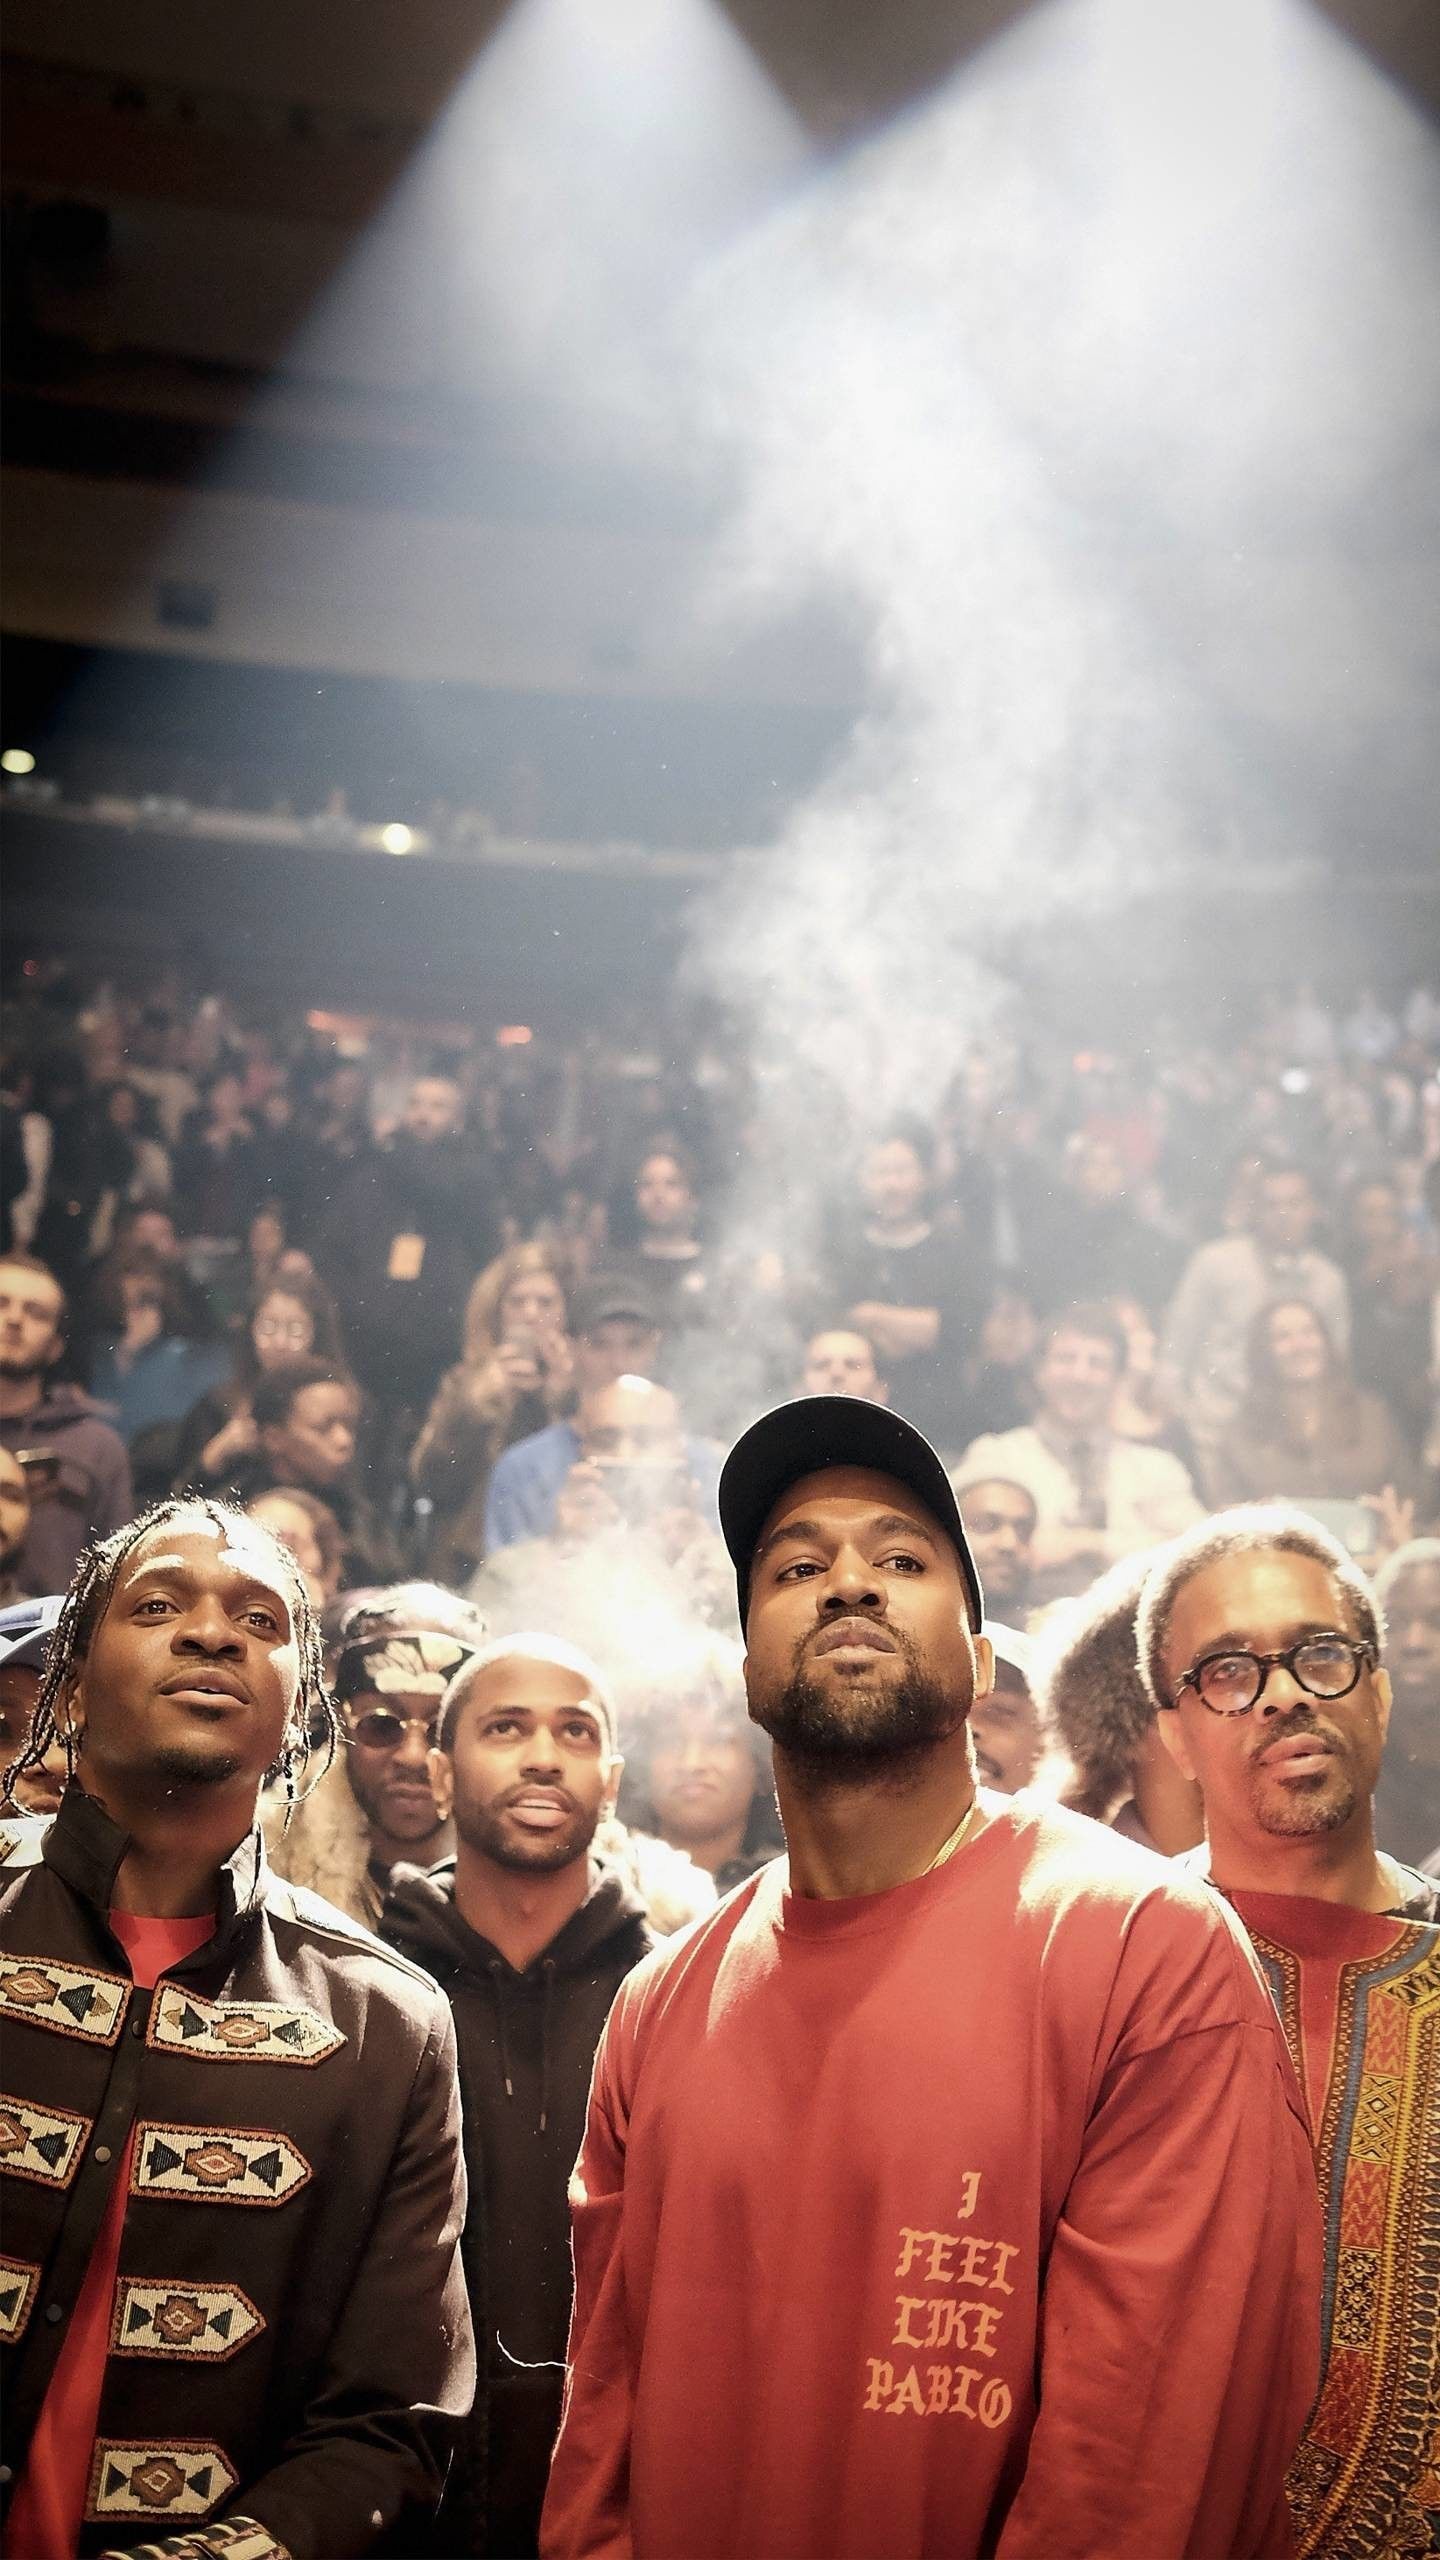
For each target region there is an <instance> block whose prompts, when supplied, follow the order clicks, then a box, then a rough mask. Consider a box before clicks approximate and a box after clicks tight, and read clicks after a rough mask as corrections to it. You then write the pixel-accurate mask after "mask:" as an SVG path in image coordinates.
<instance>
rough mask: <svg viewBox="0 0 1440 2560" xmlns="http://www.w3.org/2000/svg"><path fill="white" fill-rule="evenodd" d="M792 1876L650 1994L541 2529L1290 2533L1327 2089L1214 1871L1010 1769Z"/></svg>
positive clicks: (661, 1972) (922, 2547) (623, 2536)
mask: <svg viewBox="0 0 1440 2560" xmlns="http://www.w3.org/2000/svg"><path fill="white" fill-rule="evenodd" d="M987 1808H988V1809H989V1810H990V1813H991V1820H990V1823H989V1826H988V1828H987V1829H986V1830H985V1831H984V1832H983V1833H982V1834H981V1835H980V1836H979V1837H978V1838H977V1839H976V1840H975V1841H974V1843H973V1844H972V1845H971V1846H970V1847H969V1848H968V1849H966V1850H963V1851H962V1852H961V1853H960V1854H959V1856H957V1857H956V1858H954V1859H953V1860H951V1861H950V1863H949V1864H948V1865H946V1866H944V1867H942V1868H941V1869H939V1870H938V1871H937V1872H936V1873H935V1874H933V1875H928V1876H922V1877H920V1878H919V1879H917V1880H916V1881H915V1882H913V1883H911V1884H905V1885H900V1886H897V1887H896V1888H894V1889H893V1890H892V1891H890V1892H887V1893H881V1894H872V1895H865V1896H861V1897H856V1898H854V1899H851V1900H844V1901H807V1900H801V1899H799V1898H797V1897H793V1896H791V1895H790V1894H788V1893H787V1891H786V1889H785V1884H786V1877H785V1869H784V1867H783V1865H777V1866H775V1867H771V1868H768V1869H766V1870H764V1871H763V1872H762V1873H761V1874H760V1875H759V1876H757V1877H756V1878H755V1879H754V1880H753V1881H752V1882H751V1883H749V1884H747V1885H745V1886H743V1887H741V1889H740V1890H739V1891H738V1892H737V1893H736V1894H734V1895H732V1896H731V1897H730V1898H729V1899H728V1900H727V1901H726V1902H725V1903H723V1904H722V1905H721V1906H720V1908H719V1910H718V1911H717V1912H716V1913H715V1915H714V1917H713V1918H711V1919H706V1920H704V1921H702V1922H701V1923H699V1924H698V1925H697V1927H696V1928H695V1929H693V1930H692V1931H690V1932H689V1933H688V1934H687V1935H686V1936H685V1937H684V1938H683V1939H681V1940H680V1941H678V1942H676V1943H674V1944H673V1945H670V1946H667V1947H666V1948H664V1949H662V1950H661V1951H660V1952H659V1953H658V1954H657V1956H655V1957H654V1958H652V1959H650V1960H649V1961H647V1962H646V1963H645V1964H644V1965H642V1966H641V1967H640V1968H639V1969H638V1971H637V1972H636V1973H634V1974H632V1975H631V1977H630V1979H629V1981H628V1982H626V1983H625V1984H624V1986H623V1987H622V1989H621V1991H620V1994H619V1997H618V1999H617V2001H616V2005H615V2008H614V2011H613V2012H612V2015H611V2019H610V2023H609V2026H608V2027H607V2030H606V2033H605V2037H604V2040H603V2042H602V2044H601V2048H600V2052H599V2054H598V2056H597V2060H596V2067H595V2078H594V2084H593V2088H592V2093H591V2103H590V2113H589V2121H588V2126H587V2131H586V2136H585V2142H584V2146H583V2149H582V2152H581V2156H580V2160H579V2163H578V2166H577V2169H576V2172H575V2177H574V2181H573V2184H572V2190H571V2201H572V2207H573V2213H574V2226H575V2254H576V2278H577V2284H576V2302H575V2315H574V2324H573V2328H572V2333H571V2346H570V2354H571V2372H570V2379H569V2383H568V2386H567V2397H566V2409H565V2418H564V2423H563V2426H562V2429H561V2435H560V2440H559V2444H558V2446H557V2449H556V2455H555V2461H554V2467H553V2470H552V2473H551V2482H550V2493H549V2498H548V2501H547V2504H546V2510H545V2524H544V2532H543V2537H542V2550H543V2551H544V2553H545V2555H546V2560H582V2555H583V2560H598V2555H602V2554H603V2555H604V2556H605V2560H678V2556H679V2555H681V2554H683V2555H684V2560H737V2555H738V2554H741V2553H743V2554H744V2555H745V2560H882V2555H883V2560H991V2556H992V2555H994V2560H1279V2555H1281V2554H1284V2553H1287V2552H1288V2551H1289V2550H1290V2548H1291V2543H1290V2533H1289V2525H1288V2521H1287V2517H1286V2510H1285V2503H1284V2497H1283V2481H1284V2474H1285V2468H1286V2464H1287V2461H1288V2459H1289V2457H1290V2455H1291V2453H1292V2452H1293V2450H1294V2447H1295V2444H1296V2442H1297V2440H1298V2438H1299V2435H1300V2432H1301V2428H1302V2426H1303V2424H1304V2421H1305V2416H1306V2413H1307V2410H1308V2408H1309V2405H1310V2402H1311V2399H1312V2397H1313V2394H1314V2389H1315V2382H1316V2375H1317V2369H1318V2346H1319V2288H1320V2257H1321V2235H1320V2218H1319V2208H1318V2201H1317V2195H1316V2185H1315V2175H1314V2169H1313V2165H1312V2161H1311V2154H1310V2146H1309V2142H1308V2139H1307V2136H1306V2130H1305V2125H1304V2121H1303V2117H1302V2114H1301V2109H1300V2103H1299V2096H1298V2091H1297V2089H1296V2085H1295V2080H1294V2076H1293V2073H1292V2070H1291V2067H1290V2062H1289V2058H1288V2055H1287V2053H1286V2050H1285V2046H1284V2041H1283V2037H1282V2035H1281V2033H1280V2030H1279V2026H1278V2023H1277V2020H1276V2016H1275V2011H1274V2007H1273V2004H1272V2002H1271V2000H1270V1998H1269V1996H1268V1994H1267V1992H1266V1990H1265V1988H1264V1984H1263V1982H1262V1980H1261V1978H1260V1975H1259V1972H1258V1969H1257V1967H1256V1964H1255V1961H1254V1959H1253V1957H1252V1955H1251V1953H1250V1950H1249V1948H1248V1946H1247V1945H1246V1943H1245V1940H1244V1937H1243V1935H1242V1933H1241V1931H1240V1929H1239V1928H1238V1927H1237V1926H1236V1924H1235V1922H1234V1921H1233V1919H1232V1918H1231V1916H1230V1914H1229V1913H1228V1912H1227V1911H1225V1910H1224V1909H1223V1907H1222V1906H1221V1905H1220V1904H1219V1903H1218V1901H1217V1899H1216V1898H1215V1897H1214V1896H1213V1895H1208V1894H1206V1893H1205V1892H1204V1891H1203V1889H1197V1888H1196V1887H1194V1886H1192V1885H1191V1884H1189V1883H1188V1882H1180V1881H1177V1880H1176V1878H1175V1877H1174V1874H1173V1871H1172V1870H1170V1869H1168V1868H1166V1867H1164V1866H1162V1865H1161V1863H1160V1862H1159V1861H1158V1860H1156V1859H1154V1858H1152V1857H1151V1856H1150V1855H1149V1854H1148V1852H1146V1851H1144V1850H1141V1849H1137V1848H1134V1847H1132V1846H1131V1845H1130V1844H1129V1843H1128V1842H1125V1841H1121V1840H1118V1839H1116V1838H1115V1837H1114V1836H1113V1835H1112V1834H1110V1833H1108V1832H1105V1831H1103V1830H1101V1829H1099V1828H1098V1827H1097V1826H1095V1825H1093V1824H1090V1823H1087V1822H1084V1821H1082V1820H1081V1819H1080V1818H1079V1817H1078V1816H1072V1815H1066V1814H1060V1813H1052V1812H1050V1811H1047V1810H1041V1809H1037V1808H1033V1807H1030V1806H1028V1805H1027V1804H1026V1802H1025V1800H1024V1799H1020V1800H1018V1801H1015V1802H1011V1801H1008V1800H1004V1799H996V1798H991V1799H987Z"/></svg>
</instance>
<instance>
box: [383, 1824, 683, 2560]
mask: <svg viewBox="0 0 1440 2560" xmlns="http://www.w3.org/2000/svg"><path fill="white" fill-rule="evenodd" d="M380 1933H381V1936H382V1937H384V1938H385V1939H387V1940H388V1941H389V1943H390V1945H391V1946H394V1947H398V1948H399V1949H400V1950H401V1951H402V1953H404V1954H405V1955H407V1956H409V1957H410V1958H411V1960H412V1962H414V1963H415V1964H419V1965H423V1966H424V1968H425V1971H426V1972H427V1973H429V1974H433V1976H434V1978H435V1980H436V1981H437V1982H438V1983H439V1985H440V1987H441V1989H442V1990H443V1991H444V1992H445V1994H446V1997H447V1998H448V2000H449V2002H450V2005H451V2008H452V2009H453V2011H454V2013H455V2032H456V2037H457V2041H458V2044H459V2053H460V2092H461V2098H462V2101H463V2105H464V2119H465V2165H466V2169H467V2172H468V2175H469V2180H470V2208H469V2213H468V2216H467V2219H466V2225H465V2237H464V2244H463V2246H464V2259H465V2272H466V2278H467V2281H468V2284H469V2288H470V2304H471V2310H472V2313H473V2316H474V2321H475V2341H476V2349H477V2353H478V2356H479V2362H480V2381H479V2385H478V2388H477V2391H476V2397H475V2412H474V2416H473V2417H472V2419H471V2420H470V2423H469V2426H468V2428H467V2430H466V2435H465V2439H464V2442H463V2443H462V2446H461V2449H460V2451H459V2452H458V2454H457V2456H456V2460H455V2467H454V2469H453V2471H452V2472H451V2475H450V2483H449V2486H448V2488H447V2489H446V2493H445V2500H444V2504H443V2506H442V2507H441V2510H440V2517H439V2522H438V2527H437V2538H436V2540H435V2541H434V2543H433V2544H432V2545H431V2550H432V2551H433V2552H434V2553H435V2554H437V2555H438V2554H442V2553H443V2554H445V2555H446V2560H449V2555H452V2554H454V2555H459V2554H465V2555H470V2554H472V2553H479V2552H483V2553H485V2554H486V2555H487V2560H528V2555H530V2554H533V2553H534V2551H535V2549H536V2547H537V2538H538V2532H539V2522H540V2506H541V2501H542V2499H543V2497H544V2494H545V2476H546V2472H547V2470H548V2468H549V2461H550V2450H551V2446H552V2445H553V2443H554V2440H555V2434H556V2430H557V2428H558V2426H559V2420H560V2395H561V2387H562V2384H563V2381H564V2359H565V2340H566V2332H567V2330H568V2327H569V2321H570V2292H571V2262H570V2217H569V2210H568V2207H567V2204H566V2193H565V2191H566V2187H567V2184H568V2181H569V2177H570V2171H571V2169H572V2168H573V2167H574V2164H575V2159H576V2155H577V2153H578V2152H579V2149H580V2138H581V2135H582V2133H583V2132H584V2129H585V2104H586V2099H587V2097H588V2095H589V2090H590V2070H591V2065H592V2063H593V2062H594V2059H595V2048H596V2046H597V2044H598V2043H599V2041H600V2030H601V2028H602V2027H603V2026H604V2024H605V2020H606V2017H607V2016H608V2014H609V2010H610V2004H611V2002H612V2000H613V1999H614V1997H615V1994H616V1992H617V1990H618V1989H619V1987H620V1984H621V1983H622V1982H623V1981H624V1978H625V1976H626V1974H627V1973H629V1972H630V1970H631V1968H632V1966H634V1965H637V1964H638V1963H639V1961H640V1958H641V1957H642V1956H643V1955H645V1954H647V1953H648V1951H649V1949H650V1948H651V1947H652V1946H653V1945H654V1944H655V1943H656V1942H655V1939H654V1938H653V1936H652V1934H651V1931H650V1929H649V1927H648V1925H647V1922H646V1917H645V1906H644V1904H643V1903H642V1902H641V1900H640V1898H639V1896H638V1894H637V1893H636V1892H635V1890H634V1888H633V1886H632V1885H631V1884H630V1882H629V1880H628V1878H627V1877H625V1876H623V1875H621V1874H619V1873H618V1872H617V1870H616V1869H614V1868H613V1867H608V1866H601V1865H598V1864H597V1865H595V1866H594V1867H593V1868H592V1871H591V1884H590V1890H589V1892H588V1893H587V1895H586V1897H585V1900H584V1902H583V1903H582V1904H581V1906H580V1908H579V1910H578V1911H576V1912H575V1913H573V1914H572V1916H571V1918H570V1919H569V1920H567V1921H566V1923H565V1926H564V1928H563V1929H562V1930H561V1931H560V1932H559V1934H558V1936H556V1937H554V1938H552V1939H551V1941H550V1944H549V1946H548V1947H547V1948H546V1949H545V1952H544V1954H543V1955H540V1956H537V1957H536V1958H535V1961H534V1962H533V1964H530V1965H528V1966H527V1967H526V1969H525V1971H524V1972H523V1973H517V1972H516V1970H515V1968H514V1966H513V1965H511V1964H509V1963H507V1961H506V1959H505V1957H504V1956H502V1955H501V1954H500V1952H499V1949H498V1948H496V1947H493V1946H492V1945H491V1944H490V1941H489V1939H488V1938H482V1937H481V1936H480V1935H479V1934H478V1932H477V1931H476V1930H474V1929H472V1928H470V1926H469V1925H468V1923H467V1922H466V1921H464V1920H463V1919H462V1918H461V1916H460V1914H459V1912H458V1911H457V1910H456V1908H455V1861H454V1859H453V1858H451V1859H447V1860H445V1861H444V1862H443V1863H442V1864H441V1865H440V1866H438V1867H435V1868H433V1869H432V1870H431V1872H430V1873H429V1874H428V1875H427V1874H424V1873H422V1872H421V1870H420V1869H419V1868H418V1867H404V1866H402V1867H397V1868H396V1869H395V1870H394V1873H393V1875H392V1877H391V1881H390V1894H389V1898H388V1900H387V1902H386V1905H385V1910H384V1914H383V1917H382V1919H381V1923H380ZM537 2366H539V2367H541V2368H542V2369H541V2370H540V2371H535V2370H533V2369H527V2368H534V2367H537Z"/></svg>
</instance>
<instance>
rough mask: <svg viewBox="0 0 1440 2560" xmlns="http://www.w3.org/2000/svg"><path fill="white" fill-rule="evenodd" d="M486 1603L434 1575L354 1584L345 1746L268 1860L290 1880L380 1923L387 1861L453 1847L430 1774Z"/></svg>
mask: <svg viewBox="0 0 1440 2560" xmlns="http://www.w3.org/2000/svg"><path fill="white" fill-rule="evenodd" d="M486 1633H487V1629H486V1624H485V1620H484V1619H483V1618H482V1616H481V1614H480V1612H479V1610H478V1609H474V1608H472V1607H471V1605H470V1603H469V1601H468V1600H460V1599H457V1598H456V1596H455V1594H454V1593H453V1592H451V1591H443V1590H441V1588H440V1586H439V1584H438V1583H433V1582H404V1583H397V1584H394V1585H393V1586H391V1587H390V1588H388V1589H385V1590H380V1591H366V1592H360V1593H357V1594H356V1597H355V1599H354V1601H353V1602H352V1604H351V1606H350V1607H349V1608H348V1609H347V1610H346V1612H345V1615H344V1617H343V1618H342V1619H341V1622H340V1640H339V1646H338V1649H337V1652H336V1654H335V1658H334V1661H333V1664H332V1667H331V1680H332V1683H333V1686H334V1690H335V1696H336V1700H337V1702H338V1705H339V1708H340V1716H341V1722H342V1725H343V1728H344V1734H345V1749H344V1752H343V1754H342V1755H341V1758H340V1760H339V1762H338V1764H337V1766H336V1767H334V1768H332V1769H331V1770H330V1772H329V1774H328V1775H327V1777H326V1778H325V1779H324V1780H323V1781H322V1783H321V1784H320V1785H319V1786H318V1787H317V1788H316V1789H315V1790H314V1793H313V1794H312V1795H310V1796H309V1797H307V1799H306V1801H305V1802H304V1803H303V1804H302V1805H301V1806H300V1807H299V1808H298V1809H297V1811H296V1812H295V1813H294V1815H293V1816H292V1817H291V1819H290V1822H289V1826H288V1828H286V1829H283V1830H282V1829H281V1827H280V1821H279V1818H278V1817H277V1818H276V1819H275V1820H274V1821H273V1822H272V1824H271V1825H270V1826H269V1828H270V1831H271V1834H272V1836H271V1838H270V1854H271V1862H272V1864H273V1865H274V1866H275V1867H276V1868H277V1870H278V1871H279V1873H280V1874H281V1875H283V1876H286V1877H288V1878H289V1880H290V1882H291V1883H292V1884H302V1885H307V1886H308V1887H309V1889H310V1891H311V1892H312V1893H320V1894H323V1895H324V1897H325V1899H326V1901H327V1902H334V1903H338V1904H339V1906H340V1909H341V1910H342V1911H348V1912H349V1914H350V1916H351V1918H352V1919H353V1920H359V1921H361V1922H362V1923H363V1924H364V1926H365V1927H366V1928H367V1929H373V1928H375V1927H376V1926H377V1924H378V1921H379V1918H380V1906H381V1904H382V1902H383V1900H384V1896H385V1889H386V1886H387V1885H388V1883H389V1879H390V1870H391V1868H392V1867H394V1866H397V1865H399V1864H400V1863H401V1861H402V1860H403V1861H404V1863H405V1864H406V1865H409V1866H415V1867H431V1866H433V1865H434V1864H435V1862H436V1860H437V1859H438V1858H444V1857H448V1855H449V1854H450V1851H451V1848H452V1846H453V1835H452V1832H451V1827H450V1824H449V1822H448V1820H446V1819H445V1818H444V1817H442V1815H441V1813H440V1811H439V1808H438V1806H437V1805H436V1802H435V1797H434V1793H433V1791H432V1788H431V1784H430V1766H429V1763H430V1753H431V1751H432V1750H433V1748H434V1745H435V1729H436V1721H437V1718H438V1716H439V1712H440V1701H441V1698H442V1697H443V1696H444V1693H445V1690H446V1688H447V1687H448V1686H449V1683H450V1682H451V1680H452V1679H453V1678H454V1676H455V1674H456V1672H457V1671H459V1670H461V1669H462V1668H463V1666H464V1665H465V1664H466V1663H467V1662H468V1661H469V1659H470V1657H471V1655H472V1654H473V1653H474V1652H475V1650H476V1648H477V1647H478V1646H479V1645H481V1644H483V1643H484V1641H485V1637H486Z"/></svg>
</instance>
